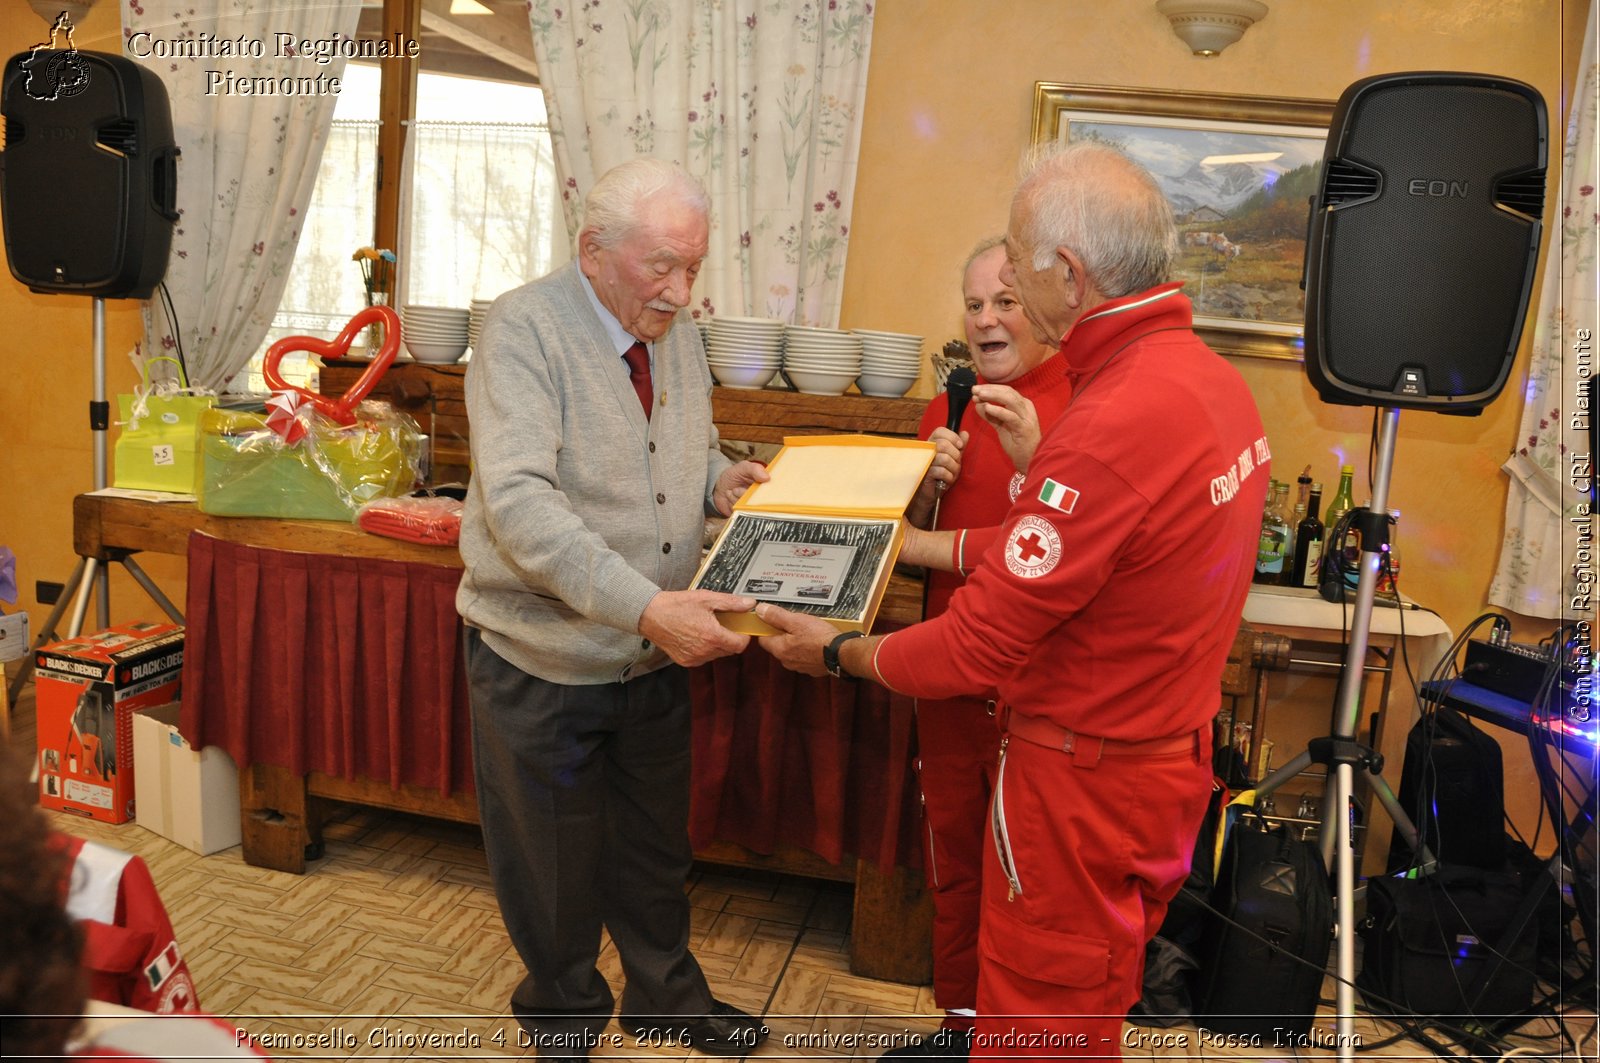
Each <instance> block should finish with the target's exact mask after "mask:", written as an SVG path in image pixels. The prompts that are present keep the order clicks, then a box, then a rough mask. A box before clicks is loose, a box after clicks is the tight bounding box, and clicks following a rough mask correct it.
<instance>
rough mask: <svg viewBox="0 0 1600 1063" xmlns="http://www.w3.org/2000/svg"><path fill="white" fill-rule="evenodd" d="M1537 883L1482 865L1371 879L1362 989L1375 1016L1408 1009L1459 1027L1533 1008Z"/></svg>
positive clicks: (1364, 931)
mask: <svg viewBox="0 0 1600 1063" xmlns="http://www.w3.org/2000/svg"><path fill="white" fill-rule="evenodd" d="M1536 884H1537V881H1536V880H1535V881H1533V882H1530V883H1529V884H1528V885H1527V886H1525V885H1524V882H1523V878H1522V876H1520V875H1518V874H1517V873H1516V872H1513V871H1484V870H1483V869H1481V868H1476V867H1445V868H1441V869H1440V870H1439V871H1438V872H1437V873H1436V874H1432V875H1429V876H1427V877H1426V878H1417V879H1396V878H1374V879H1368V880H1367V918H1366V920H1365V921H1364V922H1363V923H1362V929H1361V934H1362V942H1363V945H1362V962H1361V973H1360V975H1358V976H1357V978H1356V986H1357V987H1358V988H1359V989H1361V991H1362V992H1363V993H1365V994H1367V995H1368V997H1369V1001H1368V1002H1369V1005H1370V1007H1371V1008H1372V1010H1373V1011H1376V1012H1379V1013H1382V1014H1389V1013H1393V1012H1394V1011H1395V1010H1396V1007H1395V1005H1398V1006H1399V1007H1401V1008H1404V1009H1406V1010H1407V1011H1410V1012H1413V1013H1415V1014H1418V1015H1427V1016H1438V1017H1439V1018H1441V1019H1442V1020H1443V1021H1445V1022H1450V1023H1452V1024H1454V1025H1460V1024H1462V1022H1463V1021H1464V1020H1466V1019H1468V1018H1477V1019H1481V1020H1486V1021H1487V1020H1492V1019H1495V1018H1500V1017H1503V1016H1506V1015H1514V1014H1516V1013H1517V1012H1520V1011H1522V1010H1524V1009H1526V1008H1527V1007H1528V1006H1529V1005H1531V1004H1532V1003H1533V988H1534V970H1535V964H1536V959H1537V957H1536V955H1535V952H1536V946H1537V943H1538V936H1539V931H1538V925H1537V924H1538V920H1537V919H1535V918H1533V917H1532V916H1533V914H1534V910H1535V908H1536V907H1537V904H1538V902H1539V900H1540V896H1537V895H1535V894H1534V893H1533V892H1532V890H1533V887H1534V886H1535V885H1536ZM1539 893H1540V894H1542V893H1543V890H1540V891H1539ZM1380 998H1381V999H1380ZM1389 1001H1392V1002H1393V1003H1392V1004H1391V1003H1388V1002H1389Z"/></svg>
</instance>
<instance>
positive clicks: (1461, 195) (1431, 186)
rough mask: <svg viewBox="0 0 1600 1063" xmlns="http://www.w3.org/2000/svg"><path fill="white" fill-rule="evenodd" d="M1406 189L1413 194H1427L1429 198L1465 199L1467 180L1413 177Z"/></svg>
mask: <svg viewBox="0 0 1600 1063" xmlns="http://www.w3.org/2000/svg"><path fill="white" fill-rule="evenodd" d="M1406 191H1407V192H1408V193H1410V194H1411V195H1413V196H1427V197H1429V198H1431V199H1466V198H1467V182H1465V181H1445V180H1441V179H1438V178H1435V179H1434V180H1429V179H1427V178H1426V177H1415V178H1412V180H1411V182H1410V183H1409V184H1407V185H1406Z"/></svg>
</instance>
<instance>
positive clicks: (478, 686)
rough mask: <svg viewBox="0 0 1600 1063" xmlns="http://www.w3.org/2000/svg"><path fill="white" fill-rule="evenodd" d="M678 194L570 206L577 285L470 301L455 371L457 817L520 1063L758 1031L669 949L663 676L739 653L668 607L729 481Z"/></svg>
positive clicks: (669, 784) (744, 477)
mask: <svg viewBox="0 0 1600 1063" xmlns="http://www.w3.org/2000/svg"><path fill="white" fill-rule="evenodd" d="M708 210H709V203H708V200H707V198H706V195H705V192H704V190H703V189H702V188H701V186H700V185H699V183H698V182H697V181H695V180H694V179H693V178H691V177H689V176H688V175H687V174H685V173H684V172H683V171H682V170H680V169H679V168H677V167H676V166H673V165H671V164H669V163H665V162H661V161H658V160H654V159H636V160H633V161H631V162H628V163H624V164H622V165H621V166H618V167H616V168H615V169H613V170H611V171H609V172H607V173H606V174H605V175H603V176H602V177H601V178H600V180H599V181H598V182H597V183H596V184H595V187H594V189H593V191H591V192H590V194H589V197H588V200H587V202H586V204H585V215H584V224H583V228H582V230H581V231H580V233H579V234H578V260H577V262H576V263H573V264H570V265H568V266H566V267H564V268H562V269H558V270H556V271H555V272H554V273H552V274H550V275H549V276H546V277H544V278H542V279H540V280H537V281H534V282H533V283H531V284H527V285H524V286H523V287H521V288H517V289H515V290H513V291H510V292H507V293H506V294H505V295H503V296H501V297H500V298H499V299H498V300H496V301H495V303H494V306H493V308H492V309H491V310H490V311H489V315H488V318H487V319H486V321H485V322H484V328H483V333H482V337H481V344H480V346H479V348H478V349H477V350H476V351H475V353H474V355H473V358H472V361H471V362H470V363H469V366H468V370H467V378H466V396H467V412H468V416H469V418H470V419H471V422H472V464H473V472H472V482H471V484H470V485H469V487H468V491H467V501H466V510H465V514H464V517H463V520H462V527H461V556H462V559H463V560H464V561H465V562H466V572H465V574H464V575H463V577H462V580H461V589H460V592H459V594H458V596H457V606H458V608H459V609H460V612H461V615H462V617H463V618H464V619H465V621H466V625H467V634H466V646H465V652H466V663H467V674H468V682H469V687H470V693H471V702H472V742H473V757H474V762H475V767H476V781H477V790H478V808H479V813H480V818H481V820H482V824H483V834H484V843H485V846H486V848H487V850H488V857H489V869H490V872H491V874H492V876H493V879H494V885H495V893H496V895H497V896H498V898H499V901H500V909H501V912H502V914H503V915H504V917H505V925H506V929H507V931H508V932H509V933H510V935H511V940H512V941H513V943H514V944H515V945H516V947H517V950H518V952H519V953H520V955H521V957H522V960H523V963H524V964H525V965H526V967H527V972H528V973H527V976H526V977H525V978H524V979H523V980H522V982H521V984H520V985H519V986H518V987H517V989H516V990H515V991H514V992H513V993H512V997H511V1010H512V1013H513V1015H514V1016H515V1017H516V1019H517V1021H518V1022H519V1023H520V1024H521V1025H522V1026H523V1028H524V1029H525V1030H527V1031H528V1033H529V1034H530V1035H531V1036H532V1038H533V1040H534V1043H535V1044H536V1045H537V1046H538V1049H539V1052H540V1055H541V1056H543V1057H545V1058H582V1057H585V1056H587V1055H588V1050H589V1048H590V1047H592V1046H593V1045H594V1044H596V1043H597V1038H598V1035H599V1034H600V1033H601V1031H602V1030H603V1029H604V1028H605V1026H606V1024H607V1022H608V1021H609V1020H610V1017H611V1012H612V1004H613V1000H612V994H611V990H610V989H609V987H608V986H607V984H606V980H605V978H604V977H602V976H601V974H600V972H599V971H598V970H597V968H596V966H595V962H596V958H597V955H598V951H599V946H600V932H601V928H602V927H604V928H605V929H606V930H607V931H608V932H609V933H610V935H611V939H612V941H614V942H615V943H616V945H617V952H618V954H619V956H620V958H621V960H622V966H623V971H624V973H625V974H626V976H627V987H626V988H625V989H624V990H623V993H622V1008H621V1023H622V1026H623V1029H624V1030H625V1031H627V1032H628V1033H630V1034H632V1035H634V1036H637V1037H639V1038H641V1039H644V1040H645V1041H647V1043H650V1044H652V1045H657V1046H659V1045H663V1044H667V1045H671V1044H678V1045H684V1046H687V1045H692V1046H693V1047H695V1048H698V1049H700V1050H702V1051H705V1052H710V1053H714V1054H718V1055H743V1054H744V1053H746V1052H748V1051H750V1050H751V1049H752V1048H754V1047H755V1045H756V1044H758V1043H759V1042H760V1041H761V1039H762V1038H764V1037H765V1036H766V1030H765V1027H763V1026H761V1025H760V1024H759V1023H758V1022H757V1021H756V1020H755V1019H753V1018H751V1017H750V1016H749V1015H746V1014H744V1013H743V1012H741V1011H739V1010H738V1009H736V1008H734V1007H732V1006H731V1005H728V1004H725V1003H723V1002H721V1001H718V1000H715V999H714V998H713V997H712V995H711V990H710V988H709V986H708V985H707V983H706V979H705V976H704V975H703V974H702V973H701V970H700V966H699V964H698V963H697V962H696V961H695V958H694V956H693V955H691V954H690V952H689V949H688V937H689V906H688V900H687V898H686V897H685V895H684V889H683V887H684V882H685V880H686V877H687V874H688V871H689V865H690V861H691V858H692V856H691V849H690V845H689V836H688V812H689V719H690V712H689V694H688V682H687V676H686V673H685V671H684V667H683V666H693V665H697V664H702V663H704V662H706V661H710V660H713V659H715V658H717V657H722V656H726V655H728V654H733V653H738V652H739V651H740V650H742V649H744V647H745V645H746V643H747V641H748V639H747V636H743V635H737V634H735V633H733V632H731V631H728V630H727V629H726V628H724V627H722V625H721V624H719V623H718V622H717V618H716V616H715V613H716V612H719V611H746V610H749V609H752V608H753V607H754V605H755V602H754V600H753V599H750V598H744V597H738V596H734V595H728V594H717V593H713V592H710V591H691V590H685V589H684V588H686V587H687V586H688V585H689V582H690V580H691V579H692V577H693V575H694V572H695V569H696V568H697V566H698V563H699V559H700V543H701V536H702V533H703V528H704V522H705V517H706V516H707V515H708V514H710V513H712V512H716V513H721V514H723V515H727V513H728V512H729V511H730V509H731V507H732V505H733V502H734V501H735V500H737V499H738V497H739V495H740V494H742V493H743V491H744V489H745V488H746V487H748V486H749V485H750V484H752V483H755V482H759V481H762V480H765V479H766V478H767V474H766V470H765V469H763V468H762V467H761V466H760V465H759V464H757V463H754V462H740V463H738V464H730V462H729V461H728V460H727V459H726V458H725V457H723V456H722V454H721V452H720V450H719V448H718V441H717V431H716V428H715V426H714V425H713V424H712V421H711V402H710V388H711V378H710V375H709V373H708V371H707V369H706V364H705V358H704V355H703V353H702V350H701V346H700V340H699V336H698V333H697V332H696V330H695V328H694V326H693V325H692V324H691V323H690V322H689V321H688V319H687V314H686V313H684V310H685V308H686V307H687V306H688V304H689V293H690V289H691V287H692V286H693V283H694V279H695V275H696V274H697V273H698V272H699V269H700V262H701V260H702V259H703V258H704V257H705V254H706V247H707V240H708V232H709V225H708Z"/></svg>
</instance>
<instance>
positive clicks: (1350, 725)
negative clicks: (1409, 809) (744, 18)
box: [1256, 409, 1434, 1060]
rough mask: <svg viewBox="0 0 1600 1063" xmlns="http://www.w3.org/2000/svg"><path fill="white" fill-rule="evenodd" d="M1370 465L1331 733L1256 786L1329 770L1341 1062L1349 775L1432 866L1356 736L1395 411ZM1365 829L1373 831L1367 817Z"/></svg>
mask: <svg viewBox="0 0 1600 1063" xmlns="http://www.w3.org/2000/svg"><path fill="white" fill-rule="evenodd" d="M1378 416H1379V419H1380V425H1379V433H1378V454H1377V463H1376V467H1375V469H1374V474H1373V483H1372V502H1371V504H1370V505H1369V506H1368V507H1367V514H1366V517H1365V518H1363V520H1362V523H1361V525H1360V528H1361V565H1360V581H1359V582H1358V583H1357V585H1356V601H1355V612H1354V615H1353V616H1352V617H1351V621H1350V640H1349V642H1348V643H1347V644H1346V646H1345V658H1344V668H1343V669H1342V670H1341V672H1340V680H1339V694H1338V698H1337V700H1336V702H1335V705H1334V713H1333V734H1332V735H1331V736H1329V737H1327V738H1319V739H1314V740H1313V741H1311V742H1309V743H1308V744H1307V748H1306V749H1305V750H1303V751H1302V752H1301V753H1299V754H1298V755H1296V756H1295V757H1294V759H1292V760H1290V761H1289V763H1287V764H1285V765H1284V766H1283V767H1281V768H1279V769H1278V770H1277V771H1275V772H1273V773H1272V774H1271V775H1269V776H1267V778H1265V779H1263V780H1262V781H1261V784H1260V785H1259V786H1257V787H1256V799H1257V800H1258V801H1259V800H1260V799H1261V798H1262V797H1265V796H1267V795H1268V794H1271V793H1273V792H1275V791H1276V790H1277V789H1278V788H1279V787H1281V786H1282V785H1283V784H1284V783H1286V782H1288V781H1289V780H1290V779H1292V778H1294V777H1295V776H1296V775H1299V774H1300V773H1301V772H1302V771H1304V770H1305V769H1306V768H1308V767H1310V766H1311V765H1312V764H1323V765H1327V766H1328V767H1329V768H1330V769H1331V770H1330V771H1329V773H1328V775H1327V777H1326V778H1327V781H1326V783H1325V784H1324V792H1323V800H1322V823H1321V826H1320V827H1319V828H1318V840H1319V841H1320V843H1321V846H1322V861H1323V865H1324V866H1326V867H1327V868H1329V869H1330V870H1332V871H1334V872H1335V876H1336V877H1335V880H1334V930H1335V934H1334V947H1335V964H1334V973H1335V974H1336V975H1337V977H1338V985H1337V987H1336V990H1335V995H1336V1011H1337V1026H1336V1032H1337V1034H1338V1051H1339V1058H1340V1059H1341V1060H1352V1059H1354V1058H1355V1044H1356V1042H1355V962H1356V949H1355V881H1356V874H1355V860H1356V855H1355V849H1354V847H1353V845H1352V841H1351V829H1350V820H1351V810H1352V809H1351V793H1352V788H1353V785H1354V779H1355V771H1356V769H1357V768H1360V769H1361V771H1362V773H1363V775H1364V776H1365V778H1366V780H1367V784H1368V786H1369V787H1371V790H1372V793H1373V795H1374V796H1376V797H1377V799H1378V801H1379V802H1380V803H1381V804H1382V805H1383V807H1384V809H1385V811H1387V812H1388V813H1389V818H1390V819H1392V820H1393V821H1394V825H1395V829H1396V830H1398V831H1399V832H1400V836H1401V837H1402V838H1404V839H1405V842H1406V844H1407V845H1409V846H1410V847H1411V849H1412V851H1413V852H1414V853H1416V854H1417V863H1418V866H1419V869H1420V870H1421V871H1422V872H1423V873H1428V872H1431V871H1432V870H1433V867H1434V861H1433V856H1432V854H1431V853H1429V852H1428V850H1427V847H1426V846H1425V845H1424V844H1422V840H1421V837H1420V835H1419V834H1418V832H1417V828H1416V826H1415V824H1413V823H1412V822H1411V817H1409V816H1407V815H1406V813H1405V810H1404V809H1403V808H1401V807H1400V802H1399V801H1398V800H1397V799H1396V798H1395V796H1394V791H1393V790H1391V789H1390V788H1389V785H1388V783H1386V782H1384V780H1383V776H1382V775H1381V774H1380V772H1381V771H1382V768H1383V764H1382V758H1381V757H1379V756H1378V754H1376V753H1374V752H1373V751H1372V750H1371V749H1369V748H1368V747H1366V746H1364V745H1362V744H1360V743H1359V742H1357V741H1356V739H1355V733H1356V724H1357V722H1358V721H1359V720H1360V718H1361V687H1362V679H1363V676H1364V673H1365V670H1366V659H1367V642H1368V638H1369V636H1370V633H1371V628H1372V606H1373V598H1374V595H1375V594H1376V593H1377V587H1378V570H1379V567H1380V565H1381V563H1382V559H1383V552H1384V548H1385V547H1386V546H1387V545H1388V541H1389V530H1388V529H1389V519H1388V504H1389V474H1390V472H1391V470H1392V469H1393V466H1394V446H1395V435H1396V433H1397V431H1398V429H1399V424H1400V411H1399V410H1395V409H1381V410H1379V411H1378ZM1367 829H1368V830H1371V829H1372V826H1371V822H1370V819H1369V821H1368V826H1367Z"/></svg>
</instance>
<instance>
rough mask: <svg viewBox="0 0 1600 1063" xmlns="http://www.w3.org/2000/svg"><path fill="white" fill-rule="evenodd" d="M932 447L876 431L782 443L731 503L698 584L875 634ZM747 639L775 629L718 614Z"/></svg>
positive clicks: (745, 616) (746, 616)
mask: <svg viewBox="0 0 1600 1063" xmlns="http://www.w3.org/2000/svg"><path fill="white" fill-rule="evenodd" d="M933 454H934V447H933V444H932V443H927V442H923V441H920V440H906V439H886V438H878V437H875V436H862V435H851V436H798V437H790V438H788V439H785V440H784V447H783V449H782V450H780V451H779V452H778V455H777V457H775V458H774V459H773V460H772V462H771V463H770V465H769V466H768V471H769V472H770V473H771V474H772V479H770V480H768V481H767V482H766V483H763V484H756V485H754V486H753V487H751V488H750V490H749V491H747V492H746V493H745V496H744V497H743V498H741V499H740V500H739V502H738V503H737V504H736V505H735V506H734V511H733V516H732V517H730V518H729V520H728V523H727V525H726V526H725V527H724V528H723V529H722V533H721V534H720V535H719V536H718V537H717V541H716V543H715V544H714V545H713V546H712V547H711V550H710V552H709V553H708V554H707V555H706V559H705V561H704V563H703V564H702V565H701V567H700V571H699V573H698V574H696V576H695V579H694V583H693V584H692V586H693V587H696V588H702V589H705V590H714V591H725V592H727V593H729V594H742V595H747V596H749V597H751V598H755V599H757V600H758V601H763V602H772V603H773V604H775V605H781V606H782V607H783V608H785V609H791V610H793V611H795V612H801V613H811V614H812V615H814V616H820V617H822V618H823V619H825V620H827V621H828V622H829V623H831V624H833V625H834V626H835V627H837V628H839V629H840V630H841V631H869V630H871V628H872V621H873V619H874V617H876V615H877V612H878V606H879V604H880V603H881V602H882V600H883V592H884V589H885V588H886V587H887V586H888V583H889V576H890V573H891V572H892V571H893V569H894V561H895V557H896V556H897V555H898V554H899V552H900V540H901V537H902V529H901V524H900V520H901V517H903V516H904V514H905V510H906V506H908V505H909V504H910V503H911V499H912V496H913V495H915V494H916V490H917V484H918V482H919V481H921V479H922V477H923V476H924V475H925V474H926V473H927V471H928V466H929V464H930V463H931V462H932V461H933ZM719 619H721V621H722V623H723V625H724V626H726V627H728V628H731V629H732V630H734V631H740V632H743V633H745V634H751V635H771V634H774V633H775V632H774V631H773V629H772V628H771V627H769V626H768V625H767V624H766V623H765V622H763V621H762V620H761V619H760V618H759V617H757V616H756V615H755V614H754V613H723V614H720V617H719Z"/></svg>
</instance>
